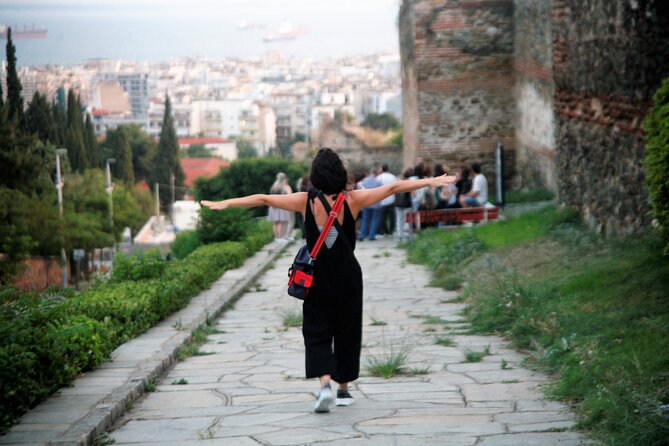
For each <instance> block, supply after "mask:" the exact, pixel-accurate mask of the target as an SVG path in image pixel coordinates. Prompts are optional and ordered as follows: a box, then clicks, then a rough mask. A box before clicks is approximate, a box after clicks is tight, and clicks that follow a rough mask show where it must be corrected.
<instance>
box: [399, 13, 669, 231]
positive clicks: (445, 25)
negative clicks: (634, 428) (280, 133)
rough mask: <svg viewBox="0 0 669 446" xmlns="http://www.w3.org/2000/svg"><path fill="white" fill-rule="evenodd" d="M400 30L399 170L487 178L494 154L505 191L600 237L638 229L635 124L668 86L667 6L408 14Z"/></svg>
mask: <svg viewBox="0 0 669 446" xmlns="http://www.w3.org/2000/svg"><path fill="white" fill-rule="evenodd" d="M399 25H400V48H401V50H402V75H403V82H404V119H405V133H404V145H405V149H404V150H405V153H404V164H405V165H410V164H412V163H413V161H414V160H415V158H416V156H417V155H420V156H423V157H426V158H431V159H433V160H434V162H444V163H446V164H447V165H449V167H450V168H451V170H452V167H453V164H457V163H460V162H472V161H474V160H477V159H480V160H481V161H483V165H484V173H486V174H487V173H490V172H492V171H493V169H492V167H493V166H492V164H491V162H492V150H493V148H494V146H495V143H496V142H497V141H499V142H502V143H503V144H504V145H505V146H506V148H507V149H508V150H507V152H508V153H509V155H510V157H509V159H507V164H506V167H507V174H508V176H513V179H514V181H513V184H514V185H515V186H519V187H529V188H536V187H548V188H549V189H551V190H554V191H556V192H557V193H558V197H559V200H560V201H561V202H562V203H564V204H567V205H570V206H572V207H576V208H579V209H580V210H581V211H582V213H583V215H584V216H585V219H586V221H587V222H588V223H589V224H590V225H591V226H593V227H597V228H599V229H600V230H602V231H603V232H608V231H612V232H629V231H634V230H636V229H637V228H639V227H642V226H643V225H645V224H647V223H648V216H647V211H648V198H647V194H646V192H645V190H644V172H643V165H642V159H643V147H644V139H643V128H642V124H643V119H644V117H645V115H646V113H647V111H648V108H649V106H650V104H651V99H652V95H653V93H654V91H655V90H656V89H657V87H658V86H659V85H660V83H661V80H662V79H663V78H664V77H667V76H669V1H666V0H509V1H504V0H488V1H486V0H480V1H476V0H460V1H455V0H433V1H432V0H404V1H403V4H402V7H401V10H400V18H399ZM508 176H507V180H508ZM507 184H509V183H508V182H507Z"/></svg>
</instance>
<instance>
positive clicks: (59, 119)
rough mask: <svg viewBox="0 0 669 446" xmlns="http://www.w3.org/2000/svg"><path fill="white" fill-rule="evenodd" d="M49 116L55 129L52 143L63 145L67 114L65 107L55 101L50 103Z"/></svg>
mask: <svg viewBox="0 0 669 446" xmlns="http://www.w3.org/2000/svg"><path fill="white" fill-rule="evenodd" d="M51 116H52V117H53V125H54V130H55V136H54V138H55V139H54V144H56V145H58V146H61V147H62V146H64V145H65V143H66V139H67V138H66V135H67V114H66V113H65V109H64V108H63V107H61V106H60V105H59V104H58V103H57V102H52V103H51Z"/></svg>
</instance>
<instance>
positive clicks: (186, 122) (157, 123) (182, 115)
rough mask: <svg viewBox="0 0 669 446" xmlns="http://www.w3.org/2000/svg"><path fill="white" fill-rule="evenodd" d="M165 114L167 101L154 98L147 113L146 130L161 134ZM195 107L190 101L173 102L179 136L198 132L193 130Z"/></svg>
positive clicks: (154, 134) (150, 133) (149, 132)
mask: <svg viewBox="0 0 669 446" xmlns="http://www.w3.org/2000/svg"><path fill="white" fill-rule="evenodd" d="M164 114H165V102H164V100H162V99H158V98H153V99H152V100H151V101H150V102H149V110H148V113H147V122H148V123H147V127H146V132H147V133H148V134H149V135H151V136H159V135H160V131H161V130H162V127H163V116H164ZM192 115H193V108H192V105H191V104H189V103H186V104H184V103H174V102H172V116H173V117H174V126H175V128H176V132H177V136H179V137H182V136H190V135H193V134H197V133H192V132H191V127H192V122H193V119H192Z"/></svg>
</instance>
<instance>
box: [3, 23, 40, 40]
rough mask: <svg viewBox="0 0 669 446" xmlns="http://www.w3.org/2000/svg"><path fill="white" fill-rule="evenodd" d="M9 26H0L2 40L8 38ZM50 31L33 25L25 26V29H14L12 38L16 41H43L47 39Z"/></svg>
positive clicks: (16, 27)
mask: <svg viewBox="0 0 669 446" xmlns="http://www.w3.org/2000/svg"><path fill="white" fill-rule="evenodd" d="M8 30H9V26H7V25H0V39H6V38H7V31H8ZM47 34H48V30H47V28H46V26H44V25H42V26H35V24H33V25H32V26H31V27H28V26H26V25H23V28H19V27H18V26H14V27H12V38H14V39H43V38H45V37H47Z"/></svg>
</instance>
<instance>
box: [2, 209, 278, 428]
mask: <svg viewBox="0 0 669 446" xmlns="http://www.w3.org/2000/svg"><path fill="white" fill-rule="evenodd" d="M271 240H272V232H271V229H270V227H269V223H268V222H266V221H260V222H249V224H247V225H246V233H245V236H244V238H243V239H242V241H239V242H223V243H213V244H210V245H206V246H201V247H199V248H197V249H195V250H194V251H193V252H191V253H190V254H188V255H187V256H186V257H185V258H183V259H174V260H171V261H166V260H163V259H162V257H160V254H159V252H158V251H157V250H156V251H150V252H147V253H145V254H141V255H137V256H117V257H116V259H115V268H118V269H115V271H114V275H113V279H112V280H110V281H108V282H102V283H98V284H96V285H93V286H92V287H90V288H89V289H87V290H86V291H85V292H83V293H81V294H79V295H76V296H75V295H74V294H73V293H72V292H71V291H69V290H65V291H64V292H60V291H58V292H55V293H54V292H52V291H48V292H45V293H43V294H42V295H41V296H40V295H38V294H36V293H19V292H18V291H16V290H12V289H5V290H1V291H0V414H1V415H0V432H5V431H6V430H7V429H8V428H9V427H10V426H11V424H12V423H13V422H14V421H15V420H16V419H17V418H18V417H19V416H21V415H22V414H23V413H25V412H26V411H27V410H29V409H30V408H32V407H34V406H35V405H37V404H38V403H39V402H40V401H43V400H44V399H45V398H47V397H48V396H49V395H50V394H52V393H53V392H55V391H56V390H58V389H59V388H61V387H63V386H64V385H67V384H68V383H69V382H70V381H71V380H72V379H74V378H75V377H76V376H77V375H78V374H79V373H81V372H82V371H84V370H87V369H91V368H93V367H95V366H96V365H97V364H99V363H101V362H102V361H104V360H105V359H106V358H108V357H109V354H110V353H111V352H112V351H113V350H114V349H115V348H116V347H117V346H119V345H120V344H122V343H123V342H125V341H127V340H129V339H132V338H134V337H136V336H138V335H139V334H141V333H142V332H144V331H146V330H148V329H149V328H151V327H152V326H153V325H154V324H155V323H156V322H158V321H159V320H161V319H164V318H165V317H167V316H169V315H170V314H172V313H173V312H175V311H177V310H179V309H181V308H183V307H184V306H186V305H187V304H188V302H189V301H190V299H191V297H193V296H194V295H196V294H197V293H198V292H200V291H202V290H204V289H206V288H207V287H208V286H209V285H210V284H211V283H212V282H213V281H214V280H216V279H217V278H218V277H220V276H221V274H222V273H223V272H224V271H225V270H227V269H231V268H236V267H239V266H240V265H241V264H242V263H243V262H244V259H245V258H246V257H248V256H249V255H251V254H253V253H254V252H255V251H257V250H258V249H260V248H262V246H264V245H265V244H266V243H268V242H270V241H271Z"/></svg>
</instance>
